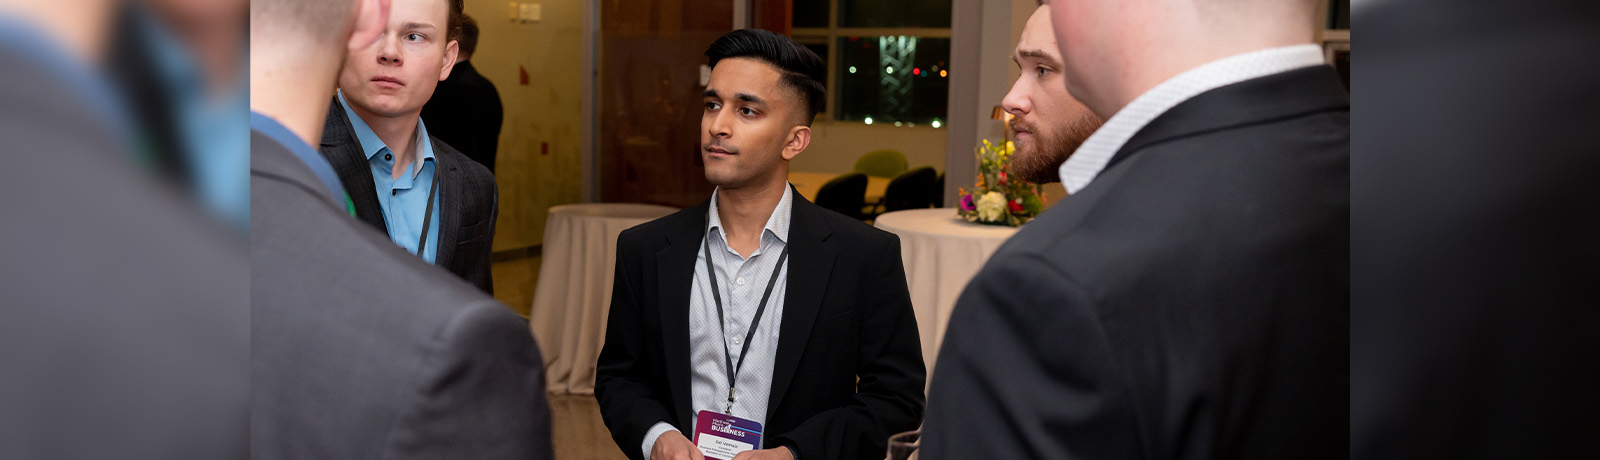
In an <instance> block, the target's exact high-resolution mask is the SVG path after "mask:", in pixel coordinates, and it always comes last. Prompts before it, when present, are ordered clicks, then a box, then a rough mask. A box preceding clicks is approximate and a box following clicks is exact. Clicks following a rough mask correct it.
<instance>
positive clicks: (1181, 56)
mask: <svg viewBox="0 0 1600 460" xmlns="http://www.w3.org/2000/svg"><path fill="white" fill-rule="evenodd" d="M1191 30H1192V31H1191V32H1188V33H1177V34H1172V35H1170V36H1168V37H1167V39H1166V40H1164V41H1163V42H1164V44H1162V42H1158V43H1157V44H1152V45H1150V46H1147V47H1144V49H1143V50H1141V51H1142V52H1137V53H1129V55H1130V59H1128V60H1127V61H1125V62H1124V63H1123V66H1122V67H1123V69H1125V71H1124V72H1119V73H1118V75H1120V76H1118V77H1116V81H1115V82H1114V83H1112V84H1113V85H1115V87H1116V88H1117V90H1116V91H1114V92H1113V94H1111V95H1110V96H1111V97H1109V98H1101V99H1102V100H1100V101H1097V102H1098V103H1092V105H1090V109H1092V110H1093V111H1094V112H1095V113H1096V114H1099V115H1100V116H1101V117H1103V118H1106V119H1110V118H1111V116H1112V115H1115V114H1116V113H1117V112H1118V111H1120V110H1122V108H1124V107H1127V106H1128V104H1131V103H1133V100H1134V99H1138V98H1139V96H1141V95H1144V93H1146V92H1149V91H1150V90H1151V89H1154V88H1155V87H1156V86H1159V85H1161V84H1162V83H1165V82H1166V81H1168V80H1171V79H1173V78H1175V77H1177V76H1178V75H1181V74H1183V73H1184V72H1187V71H1189V70H1192V69H1194V68H1196V67H1200V66H1203V65H1206V64H1208V63H1211V62H1214V61H1217V60H1219V59H1223V58H1227V57H1230V56H1237V55H1240V54H1244V53H1249V52H1252V51H1261V50H1265V49H1270V48H1277V47H1282V46H1291V45H1298V44H1306V43H1311V41H1312V38H1313V37H1312V32H1311V28H1310V27H1309V26H1307V27H1306V28H1305V30H1304V31H1299V30H1289V29H1279V30H1259V29H1248V28H1233V29H1229V28H1224V27H1217V28H1205V29H1203V30H1197V28H1195V29H1191ZM1196 36H1204V37H1210V38H1208V39H1207V40H1195V39H1194V38H1193V37H1196Z"/></svg>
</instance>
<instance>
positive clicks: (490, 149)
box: [422, 61, 505, 173]
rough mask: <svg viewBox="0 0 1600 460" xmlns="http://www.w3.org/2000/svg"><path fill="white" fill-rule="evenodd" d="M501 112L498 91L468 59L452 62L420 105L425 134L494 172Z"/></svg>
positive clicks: (498, 144) (498, 143)
mask: <svg viewBox="0 0 1600 460" xmlns="http://www.w3.org/2000/svg"><path fill="white" fill-rule="evenodd" d="M504 116H505V114H504V111H503V109H502V108H501V105H500V92H499V91H497V90H495V89H494V83H492V82H490V81H489V79H487V78H484V77H483V74H480V73H478V69H476V68H473V67H472V61H461V62H458V63H456V66H455V68H454V69H451V70H450V77H449V78H446V79H444V81H441V82H439V86H438V87H435V88H434V90H433V97H432V98H429V99H428V104H427V105H424V106H422V119H423V120H426V121H427V122H428V134H430V135H432V136H433V137H437V138H439V139H441V140H443V141H445V142H449V143H450V145H452V146H455V147H456V148H457V149H461V153H462V154H465V155H466V156H467V158H471V159H472V160H473V161H476V162H478V163H480V164H482V165H483V166H484V167H487V168H489V172H490V173H494V158H495V152H497V151H498V150H499V148H500V124H501V122H502V121H504Z"/></svg>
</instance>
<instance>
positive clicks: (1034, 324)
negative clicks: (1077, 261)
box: [920, 254, 1143, 459]
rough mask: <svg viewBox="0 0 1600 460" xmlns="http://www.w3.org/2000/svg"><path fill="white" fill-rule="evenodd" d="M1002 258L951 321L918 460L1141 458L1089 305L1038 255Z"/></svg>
mask: <svg viewBox="0 0 1600 460" xmlns="http://www.w3.org/2000/svg"><path fill="white" fill-rule="evenodd" d="M1000 257H1004V258H1000ZM1000 257H997V258H995V259H992V260H991V262H990V263H989V264H988V265H987V266H985V267H984V269H983V270H982V271H981V272H979V273H978V275H977V276H976V277H975V278H974V279H973V281H972V282H971V283H970V284H968V285H967V288H966V290H965V291H964V292H962V294H961V297H960V299H959V300H958V301H957V304H956V307H955V311H954V312H953V313H952V315H951V318H950V329H949V330H948V331H947V332H946V333H945V337H944V343H943V344H942V345H941V347H940V349H939V358H938V361H937V364H938V369H937V370H936V372H935V373H934V376H933V383H932V386H931V388H930V389H929V393H928V394H929V400H928V414H927V421H926V423H925V424H924V425H923V438H922V447H921V449H920V450H921V455H922V457H923V458H926V459H967V458H1071V459H1102V458H1103V459H1110V458H1136V457H1141V456H1142V455H1143V454H1142V453H1140V451H1139V448H1140V447H1139V443H1138V424H1137V420H1136V419H1135V415H1134V411H1133V407H1132V404H1131V399H1130V398H1129V397H1128V396H1127V394H1126V388H1127V387H1126V386H1125V385H1123V384H1122V382H1123V381H1124V380H1123V378H1122V377H1121V376H1122V375H1124V374H1123V373H1122V371H1121V370H1120V369H1119V368H1118V365H1117V363H1116V362H1115V360H1114V359H1113V357H1112V350H1111V346H1110V342H1109V340H1108V338H1107V334H1106V332H1105V330H1104V329H1103V328H1102V323H1101V321H1100V317H1099V314H1098V313H1097V310H1096V309H1095V308H1094V299H1093V298H1092V297H1091V295H1090V294H1089V292H1088V291H1087V290H1086V289H1084V288H1083V287H1082V286H1081V285H1080V284H1079V283H1078V282H1076V281H1075V280H1074V279H1072V278H1071V277H1069V276H1067V275H1065V274H1063V273H1061V272H1059V271H1058V270H1056V269H1055V268H1054V267H1053V266H1051V265H1050V264H1049V263H1048V262H1047V261H1045V260H1043V259H1041V258H1040V256H1038V255H1036V254H1020V255H1015V256H1011V257H1005V256H1000Z"/></svg>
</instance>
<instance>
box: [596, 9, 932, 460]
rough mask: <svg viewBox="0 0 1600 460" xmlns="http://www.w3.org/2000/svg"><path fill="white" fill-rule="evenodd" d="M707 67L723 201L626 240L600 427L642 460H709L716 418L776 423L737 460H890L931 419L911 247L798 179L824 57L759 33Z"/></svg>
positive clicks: (727, 41)
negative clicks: (903, 255) (804, 189)
mask: <svg viewBox="0 0 1600 460" xmlns="http://www.w3.org/2000/svg"><path fill="white" fill-rule="evenodd" d="M706 55H707V56H708V57H709V58H710V61H711V66H712V71H711V80H710V84H709V85H708V86H707V87H706V92H705V94H704V100H703V102H704V113H703V115H702V117H701V121H700V125H701V128H702V131H701V133H700V139H701V142H702V144H703V145H702V147H701V151H700V155H701V158H702V159H703V160H704V161H705V165H706V178H707V179H708V180H710V182H711V183H713V184H716V185H717V189H716V191H714V192H713V193H712V198H711V199H710V200H708V201H707V202H705V203H702V204H700V205H699V206H695V207H692V208H689V209H685V210H683V211H680V212H678V213H675V214H673V215H670V216H667V217H664V218H661V219H658V220H655V221H652V222H649V223H645V224H643V225H640V226H638V227H634V228H631V229H628V230H627V231H625V232H623V233H622V235H621V236H619V237H618V238H617V245H618V248H617V269H616V270H617V272H616V284H615V289H614V291H613V294H612V300H611V311H610V318H609V322H608V325H607V329H606V341H605V347H604V348H603V349H602V350H601V353H600V359H599V363H598V376H597V379H596V384H595V396H596V397H597V398H598V399H599V402H600V409H601V415H602V416H603V417H604V418H605V422H606V426H607V427H608V428H610V430H611V435H612V437H613V438H614V439H615V440H616V442H617V445H618V446H619V447H621V448H622V451H623V452H624V453H626V454H627V455H628V457H629V458H632V459H650V460H686V459H701V458H703V457H702V455H701V451H700V450H698V449H697V448H696V444H693V443H691V438H692V437H694V434H693V433H694V430H696V417H697V416H698V414H700V413H702V412H706V413H711V414H717V415H718V416H720V415H722V414H731V415H733V416H736V417H739V418H743V419H747V420H751V421H754V422H755V423H759V424H761V425H763V428H762V431H763V433H764V434H763V437H762V442H760V443H755V444H756V445H754V446H753V448H754V449H756V450H746V451H743V452H742V453H738V454H737V456H736V457H734V458H735V459H736V460H756V459H789V458H807V459H867V458H882V456H883V453H884V451H885V445H886V440H887V438H888V437H889V436H890V435H892V434H894V433H897V432H900V431H906V430H911V429H915V428H916V427H917V425H918V423H919V421H920V420H921V415H922V405H923V393H922V389H923V384H924V382H925V377H924V376H925V370H924V368H923V364H922V359H921V356H922V354H921V347H920V345H919V341H918V336H917V324H916V321H915V319H914V318H913V316H912V310H911V301H910V294H909V292H908V291H907V289H906V278H905V271H904V268H903V267H902V266H901V259H900V244H899V239H898V238H896V237H895V236H894V235H892V234H889V233H886V232H883V231H880V230H877V229H874V228H871V227H868V226H866V225H865V224H862V223H861V222H859V221H855V220H852V219H849V218H846V217H845V216H843V215H840V214H838V213H834V212H831V211H825V210H823V209H822V208H820V207H817V206H816V205H814V204H811V203H810V202H807V201H806V200H805V198H803V197H801V196H800V195H799V194H798V193H796V192H794V191H793V190H792V188H791V187H790V186H789V184H788V182H787V180H786V177H787V176H788V162H789V160H791V159H793V158H794V157H795V156H796V155H799V154H800V153H801V152H803V151H805V149H806V147H807V145H809V143H810V140H811V128H810V124H811V120H812V118H814V117H815V116H816V114H817V112H819V111H821V110H822V104H823V97H824V96H823V89H822V84H821V79H822V78H823V76H824V73H825V72H824V69H825V67H824V65H823V63H822V60H821V58H819V57H817V56H816V54H813V53H812V52H810V51H809V50H807V49H806V48H805V47H804V46H801V45H799V44H797V43H795V42H794V41H793V40H790V39H788V38H787V37H783V36H780V35H776V34H773V33H772V32H768V31H764V30H754V29H746V30H737V31H733V32H730V33H728V34H726V35H724V36H722V38H719V39H718V40H717V41H716V42H715V43H713V44H712V45H711V48H710V49H709V50H707V51H706ZM785 261H787V264H785ZM724 310H726V312H724ZM701 438H702V439H700V441H704V436H702V437H701ZM713 458H721V457H713ZM724 460H726V459H724Z"/></svg>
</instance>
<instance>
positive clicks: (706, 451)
mask: <svg viewBox="0 0 1600 460" xmlns="http://www.w3.org/2000/svg"><path fill="white" fill-rule="evenodd" d="M694 445H695V446H698V447H699V448H700V454H701V455H705V456H706V458H708V459H717V460H733V456H735V455H739V453H740V452H744V451H747V450H755V449H756V448H758V447H761V424H760V423H756V421H754V420H746V419H742V418H739V417H734V416H732V415H727V414H720V413H716V412H711V411H706V410H703V411H700V415H699V416H698V417H695V422H694Z"/></svg>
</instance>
